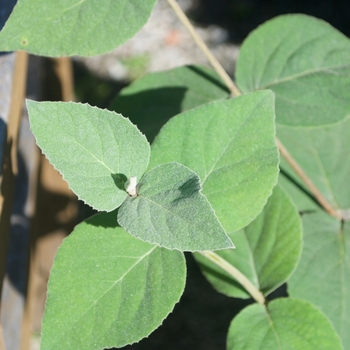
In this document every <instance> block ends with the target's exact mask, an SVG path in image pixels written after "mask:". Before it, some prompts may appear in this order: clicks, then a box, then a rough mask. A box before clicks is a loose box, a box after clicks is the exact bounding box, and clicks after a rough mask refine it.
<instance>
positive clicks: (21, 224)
mask: <svg viewBox="0 0 350 350" xmlns="http://www.w3.org/2000/svg"><path fill="white" fill-rule="evenodd" d="M178 2H179V4H180V5H181V7H182V8H183V9H184V11H185V12H186V13H187V15H188V16H189V18H190V19H191V21H192V22H193V23H194V25H195V27H196V29H197V31H198V33H199V34H200V35H201V36H202V38H203V39H204V40H205V42H206V43H207V45H208V46H209V48H210V49H211V50H212V52H213V53H214V55H215V56H216V57H217V58H218V60H219V61H220V63H221V64H222V65H223V67H224V68H225V69H226V70H227V72H228V73H229V74H230V75H231V76H233V75H234V69H235V62H236V59H237V56H238V53H239V47H240V45H241V43H242V41H243V40H244V39H245V38H246V36H247V35H248V34H249V32H251V31H252V30H254V29H255V28H256V27H257V26H259V25H260V24H262V23H263V22H265V21H266V20H269V19H271V18H273V17H275V16H277V15H280V14H285V13H305V14H309V15H312V16H316V17H318V18H321V19H324V20H325V21H327V22H329V23H330V24H331V25H333V26H334V27H336V28H337V29H338V30H340V31H341V32H343V33H344V34H345V35H347V36H350V3H348V2H345V1H343V2H341V1H336V0H320V1H300V0H286V1H277V0H179V1H178ZM15 3H16V1H15V0H0V28H1V27H2V26H3V24H4V23H5V21H6V19H7V17H8V16H9V14H10V13H11V11H12V8H13V6H14V5H15ZM188 64H203V65H208V63H207V61H206V59H205V57H204V56H203V54H202V53H201V52H200V51H199V49H198V48H197V47H196V45H195V44H194V43H193V42H192V39H191V38H190V36H189V34H188V33H187V31H186V29H185V28H184V27H183V26H182V24H181V23H180V22H179V20H178V19H177V18H176V16H175V14H174V13H173V11H172V9H171V8H170V7H169V5H168V4H167V2H166V0H159V1H158V3H157V5H156V7H155V9H154V11H153V13H152V15H151V18H150V20H149V21H148V23H147V24H146V26H145V27H144V28H143V29H142V30H141V31H140V32H139V33H138V34H137V35H136V36H135V37H134V38H133V39H131V40H130V41H128V42H127V43H125V44H124V45H122V46H120V47H119V48H117V49H115V50H114V51H112V52H110V53H108V54H105V55H100V56H95V57H89V58H81V57H73V58H58V59H49V58H42V57H34V56H29V57H28V56H27V55H25V54H16V53H2V54H1V55H0V74H1V79H0V141H1V147H0V155H1V157H0V162H1V164H3V166H2V173H1V174H0V176H1V178H0V181H1V195H0V272H1V275H0V278H1V282H0V287H1V288H0V290H1V291H2V293H1V309H0V324H1V326H0V350H2V349H5V348H6V349H7V350H17V349H21V350H28V349H33V350H34V349H39V343H40V332H41V318H42V315H43V311H44V303H45V297H46V285H47V281H48V277H49V271H50V268H51V265H52V262H53V259H54V256H55V253H56V251H57V248H58V247H59V245H60V244H61V242H62V240H63V239H64V237H66V236H67V235H68V234H69V233H70V232H71V231H72V229H73V228H74V226H75V225H76V224H77V223H79V222H80V221H82V220H83V219H84V218H86V217H88V216H90V215H92V214H93V211H92V210H91V209H90V208H89V207H87V206H85V205H83V204H82V203H80V202H79V201H78V200H77V199H76V197H75V196H74V194H73V193H71V191H70V190H69V188H68V186H67V185H66V183H65V182H64V181H63V180H62V178H61V176H60V175H59V174H58V173H57V172H56V171H55V170H54V169H53V168H52V166H51V165H50V164H49V163H48V161H47V160H46V159H45V158H44V157H43V156H42V155H41V154H40V151H39V150H38V149H37V148H36V146H35V140H34V138H33V136H32V134H31V133H30V131H29V122H28V118H27V114H26V110H25V108H23V109H22V105H23V99H24V95H25V96H27V98H32V99H35V100H52V101H58V100H62V101H69V100H74V101H81V102H86V103H89V104H91V105H95V106H98V107H100V108H109V109H113V108H114V106H115V104H114V103H113V101H114V100H115V98H116V96H117V95H118V93H119V91H120V90H121V89H123V88H124V87H126V86H128V85H129V84H130V83H132V82H133V81H134V80H136V79H138V78H141V77H142V76H144V75H145V74H147V73H149V72H155V71H160V70H166V69H172V68H174V67H177V66H182V65H188ZM14 116H15V117H16V116H17V117H16V118H17V119H16V118H14ZM13 120H15V121H16V122H13ZM18 133H19V138H18V148H17V147H15V156H14V155H13V145H17V134H18ZM186 258H187V262H188V279H187V286H186V289H185V292H184V294H183V296H182V298H181V301H180V303H179V304H177V305H176V306H175V309H174V312H173V313H172V314H170V315H169V317H168V318H167V319H166V320H165V321H164V324H163V325H162V326H161V327H160V328H159V329H157V330H156V331H155V332H154V333H152V334H151V335H150V337H149V338H147V339H144V340H142V341H141V342H140V343H138V344H133V345H131V346H127V347H125V349H130V350H141V349H149V350H160V349H162V350H175V349H184V350H187V349H191V350H193V349H201V350H216V349H217V350H223V349H225V347H226V334H227V329H228V327H229V324H230V322H231V320H232V318H233V317H234V316H235V315H236V314H237V313H238V312H239V311H240V310H241V309H242V308H243V307H245V306H246V305H247V304H249V303H250V302H251V301H250V300H245V301H242V300H238V299H232V298H228V297H226V296H224V295H221V294H218V293H217V292H216V291H214V289H213V288H212V287H211V286H210V285H209V283H208V282H207V281H206V280H205V278H204V277H203V276H202V274H201V272H200V270H199V268H198V266H197V265H196V263H195V261H194V260H193V258H192V256H191V255H190V254H187V255H186ZM276 295H286V287H285V286H282V287H281V288H280V289H279V290H277V291H276V292H275V293H274V294H273V295H272V296H271V298H273V297H275V296H276ZM1 334H3V337H2V336H1Z"/></svg>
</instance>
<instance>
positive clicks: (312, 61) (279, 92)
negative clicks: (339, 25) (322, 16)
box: [236, 14, 350, 127]
mask: <svg viewBox="0 0 350 350" xmlns="http://www.w3.org/2000/svg"><path fill="white" fill-rule="evenodd" d="M349 62H350V40H349V39H348V38H347V37H346V36H344V35H343V34H342V33H340V32H339V31H338V30H336V29H335V28H333V27H332V26H330V25H329V24H328V23H326V22H324V21H322V20H319V19H316V18H313V17H310V16H306V15H302V14H297V15H296V14H293V15H283V16H279V17H276V18H274V19H272V20H270V21H268V22H266V23H264V24H263V25H261V26H260V27H258V28H257V29H256V30H254V31H253V32H251V34H250V35H249V36H248V38H247V39H246V40H245V42H244V43H243V45H242V47H241V50H240V54H239V58H238V61H237V70H236V80H237V84H238V86H239V88H240V89H241V90H242V91H243V92H248V91H254V90H261V89H270V90H272V91H274V93H275V94H276V122H277V123H278V124H283V125H290V126H303V127H306V126H318V125H326V124H332V123H336V122H338V121H340V120H342V119H344V118H345V117H347V116H349V115H350V63H349Z"/></svg>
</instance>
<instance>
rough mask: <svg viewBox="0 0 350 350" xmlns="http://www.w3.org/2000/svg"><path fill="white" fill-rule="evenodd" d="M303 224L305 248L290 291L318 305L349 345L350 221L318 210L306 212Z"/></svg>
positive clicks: (344, 341)
mask: <svg viewBox="0 0 350 350" xmlns="http://www.w3.org/2000/svg"><path fill="white" fill-rule="evenodd" d="M303 224H304V248H303V252H302V255H301V260H300V263H299V265H298V267H297V269H296V271H295V273H294V274H293V276H292V278H291V279H290V281H289V283H288V291H289V293H290V295H292V296H293V297H296V298H302V299H306V300H309V301H310V302H311V303H313V304H314V305H316V306H317V307H319V308H320V309H321V310H322V311H323V312H324V313H325V314H326V315H327V316H328V318H329V319H330V320H331V322H332V323H333V325H334V327H335V329H336V330H337V331H338V334H339V335H340V338H341V339H342V342H343V345H344V349H350V334H349V329H350V298H349V295H350V223H349V222H346V223H345V224H344V225H343V226H342V224H341V223H340V222H339V221H338V220H337V219H335V218H333V217H331V216H329V215H326V214H325V213H323V212H318V213H313V214H305V215H303Z"/></svg>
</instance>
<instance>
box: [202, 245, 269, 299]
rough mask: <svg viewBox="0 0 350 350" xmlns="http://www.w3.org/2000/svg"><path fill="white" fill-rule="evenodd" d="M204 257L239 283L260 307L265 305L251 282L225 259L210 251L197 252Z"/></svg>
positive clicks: (261, 296)
mask: <svg viewBox="0 0 350 350" xmlns="http://www.w3.org/2000/svg"><path fill="white" fill-rule="evenodd" d="M199 253H200V254H202V255H203V256H204V257H206V258H207V259H209V260H210V261H212V262H213V263H214V264H216V265H218V266H219V267H221V268H222V269H223V270H224V271H226V272H227V273H228V274H230V275H231V276H232V277H233V278H234V279H235V280H236V281H237V282H239V283H240V284H241V285H242V286H243V287H244V288H245V290H246V291H247V292H248V293H249V294H250V295H251V296H252V297H253V298H254V299H255V300H256V301H257V302H258V303H259V304H261V305H265V297H264V295H263V294H262V293H261V292H260V290H259V289H258V288H256V287H255V286H254V284H253V283H252V282H250V281H249V279H248V278H247V277H246V276H245V275H244V274H243V273H242V272H241V271H239V270H238V269H236V268H235V267H234V266H232V265H231V264H229V263H228V262H227V261H226V260H225V259H223V258H222V257H221V256H220V255H218V254H216V253H214V252H211V251H203V252H199Z"/></svg>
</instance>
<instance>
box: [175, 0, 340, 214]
mask: <svg viewBox="0 0 350 350" xmlns="http://www.w3.org/2000/svg"><path fill="white" fill-rule="evenodd" d="M168 3H169V5H170V6H171V7H172V8H173V10H174V12H175V13H176V15H177V16H178V18H179V19H180V21H181V22H182V23H183V24H184V26H185V27H186V28H187V30H188V31H189V33H190V34H191V36H192V38H193V40H194V41H195V42H196V44H197V45H198V47H199V48H200V49H201V50H202V52H203V54H204V55H205V56H206V57H207V59H208V60H209V62H210V63H211V65H212V66H213V68H214V69H215V71H216V72H217V73H218V74H219V76H220V77H221V79H222V80H223V81H224V83H225V84H226V86H227V87H228V89H229V90H230V91H231V96H233V97H236V96H239V95H241V92H240V91H239V89H238V87H237V86H236V85H235V83H234V82H233V81H232V79H231V78H230V76H229V75H228V74H227V73H226V71H225V70H224V68H223V67H222V65H221V64H220V62H219V61H218V60H217V59H216V58H215V56H214V55H213V54H212V53H211V51H210V50H209V49H208V46H207V45H206V44H205V42H204V41H203V39H202V38H201V37H200V36H199V35H198V34H197V32H196V31H195V29H194V27H193V25H192V24H191V22H190V21H189V19H188V18H187V16H186V15H185V13H184V12H183V11H182V9H181V7H180V6H179V5H178V3H177V2H176V0H168ZM276 143H277V145H278V148H279V151H280V153H281V155H282V157H283V158H284V159H285V160H286V161H287V163H288V164H289V165H290V166H291V167H292V169H293V170H294V171H295V172H296V174H297V175H298V176H299V177H300V179H301V180H302V181H303V182H304V183H305V184H306V185H307V186H308V187H309V189H310V191H311V192H312V194H313V195H314V196H315V198H316V200H317V201H318V203H319V204H320V205H321V206H322V207H323V208H324V209H325V210H326V211H327V212H328V213H329V214H330V215H332V216H334V217H335V218H337V219H339V220H342V219H343V217H342V215H341V214H340V213H339V212H337V211H336V210H335V209H334V208H333V207H332V206H331V205H330V204H329V203H328V201H327V200H326V198H325V197H324V196H323V194H322V193H321V192H320V191H319V190H318V189H317V187H316V186H315V185H314V183H313V182H312V181H311V179H310V178H309V177H308V176H307V175H306V174H305V172H304V171H303V169H302V168H301V167H300V165H299V164H298V163H297V162H296V161H295V159H294V158H293V157H292V156H291V155H290V153H289V152H288V151H287V149H286V148H285V147H284V146H283V144H282V142H281V141H280V140H278V139H277V138H276Z"/></svg>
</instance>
